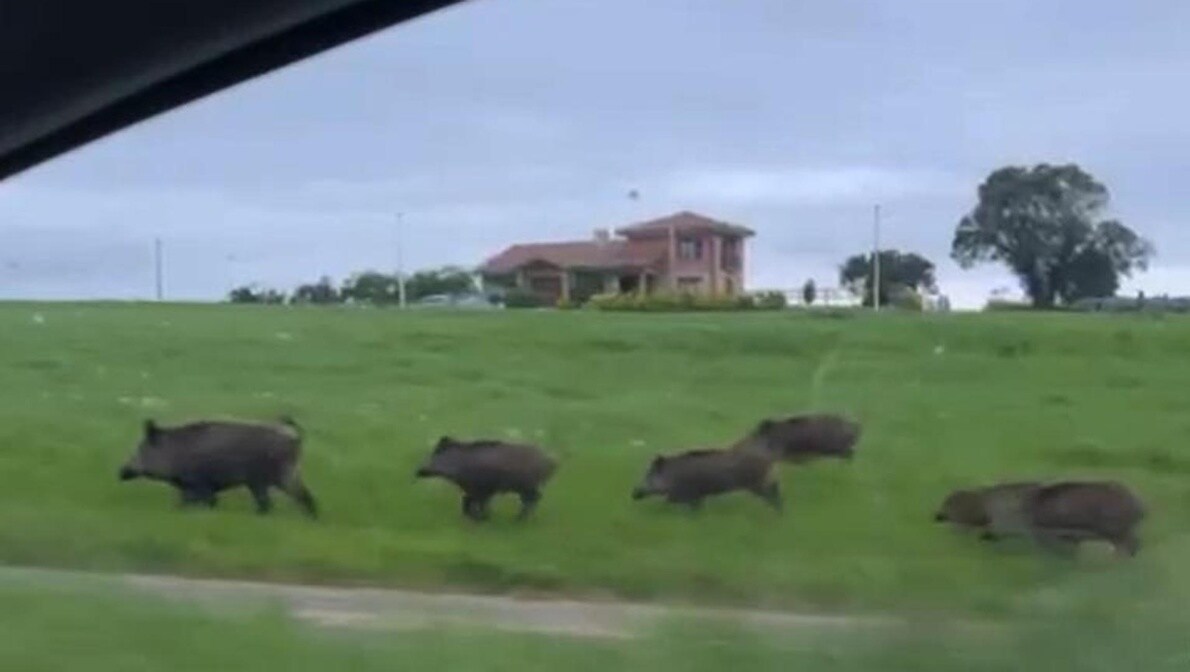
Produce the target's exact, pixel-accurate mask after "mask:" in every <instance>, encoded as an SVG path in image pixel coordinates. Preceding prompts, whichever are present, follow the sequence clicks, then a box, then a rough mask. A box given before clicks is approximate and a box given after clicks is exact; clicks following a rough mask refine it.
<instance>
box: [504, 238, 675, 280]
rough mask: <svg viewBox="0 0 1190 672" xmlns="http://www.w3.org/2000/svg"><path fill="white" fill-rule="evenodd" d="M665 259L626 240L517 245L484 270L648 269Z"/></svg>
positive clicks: (507, 271) (505, 271)
mask: <svg viewBox="0 0 1190 672" xmlns="http://www.w3.org/2000/svg"><path fill="white" fill-rule="evenodd" d="M660 261H661V257H660V256H658V255H657V254H656V253H655V252H650V251H648V250H641V249H638V248H637V247H635V246H633V245H631V244H630V243H628V241H624V240H608V241H602V242H600V241H594V240H583V241H575V242H566V243H531V244H528V245H513V246H512V247H509V248H508V249H506V250H504V251H503V252H501V253H500V254H497V255H496V256H494V257H492V258H491V259H488V260H487V261H486V262H484V264H483V266H481V267H480V270H482V271H484V272H487V273H509V272H511V271H514V270H516V269H518V268H520V267H522V266H525V265H526V264H530V263H533V262H545V263H547V264H551V265H554V266H558V267H560V268H609V269H610V268H625V269H628V268H634V269H635V268H647V267H650V266H654V265H656V264H658V263H659V262H660Z"/></svg>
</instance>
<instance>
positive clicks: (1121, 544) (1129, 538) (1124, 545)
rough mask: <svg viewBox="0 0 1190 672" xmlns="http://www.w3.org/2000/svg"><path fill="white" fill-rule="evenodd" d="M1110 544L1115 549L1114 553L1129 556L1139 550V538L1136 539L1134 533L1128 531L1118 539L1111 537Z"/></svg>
mask: <svg viewBox="0 0 1190 672" xmlns="http://www.w3.org/2000/svg"><path fill="white" fill-rule="evenodd" d="M1112 546H1114V547H1115V549H1116V555H1119V556H1127V557H1129V558H1131V557H1135V556H1136V554H1137V552H1139V551H1140V539H1137V538H1136V535H1135V534H1134V533H1132V532H1128V533H1126V534H1125V535H1124V536H1123V537H1121V538H1119V539H1113V540H1112Z"/></svg>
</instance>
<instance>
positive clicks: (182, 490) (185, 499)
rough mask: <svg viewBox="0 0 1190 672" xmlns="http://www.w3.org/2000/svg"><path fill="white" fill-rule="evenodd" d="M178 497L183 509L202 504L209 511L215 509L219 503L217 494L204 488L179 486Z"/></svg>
mask: <svg viewBox="0 0 1190 672" xmlns="http://www.w3.org/2000/svg"><path fill="white" fill-rule="evenodd" d="M178 495H179V501H178V505H179V506H181V507H187V506H193V505H195V504H202V505H203V506H205V507H207V508H208V509H213V508H215V505H216V504H218V502H219V500H218V499H217V498H216V497H215V493H213V492H211V491H210V490H206V489H204V488H195V487H185V486H178Z"/></svg>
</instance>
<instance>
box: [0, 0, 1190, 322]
mask: <svg viewBox="0 0 1190 672" xmlns="http://www.w3.org/2000/svg"><path fill="white" fill-rule="evenodd" d="M1187 26H1190V3H1187V2H1184V1H1182V0H1149V1H1147V2H1135V3H1125V2H1088V1H1087V0H1045V1H1044V2H1038V1H1036V0H995V1H991V0H988V1H984V0H979V1H976V0H970V1H962V0H898V1H897V2H890V1H887V0H862V1H861V0H829V1H828V0H818V1H815V2H809V1H802V0H647V1H644V0H472V1H471V2H467V3H464V4H462V5H460V6H458V7H455V8H453V9H449V10H446V11H443V12H440V13H437V14H434V15H431V16H428V17H425V18H423V19H421V20H418V21H415V22H411V23H407V24H404V25H401V26H398V27H396V28H394V29H392V30H389V31H387V32H385V33H382V34H380V35H377V36H374V37H371V38H369V39H366V40H363V41H360V42H356V43H355V44H351V45H348V46H346V47H343V48H340V49H338V50H336V51H334V52H331V53H329V54H326V55H323V56H321V57H318V58H315V59H312V60H309V61H306V62H304V63H300V64H298V65H295V66H292V67H290V68H288V69H285V70H283V71H281V72H278V73H274V74H273V75H270V76H267V77H264V78H261V79H257V80H255V81H252V82H249V83H247V84H244V85H241V86H239V87H236V88H234V89H231V90H229V91H225V92H223V93H221V94H219V95H216V96H214V97H211V98H208V99H206V100H203V101H200V102H198V103H196V104H193V105H190V106H188V107H186V108H183V109H181V110H179V111H176V112H173V113H171V114H168V115H166V116H164V117H161V118H158V119H156V120H153V121H151V122H148V123H146V124H143V125H140V126H138V127H136V128H133V129H131V130H128V131H125V132H123V133H120V134H117V135H115V136H112V137H110V138H108V139H106V140H104V141H102V142H100V143H97V144H95V145H92V146H90V147H87V148H85V149H83V150H80V151H78V152H76V153H74V154H71V155H68V156H65V157H62V158H60V159H58V160H56V161H53V162H51V163H50V164H47V165H45V166H43V167H41V168H38V169H36V170H33V171H31V172H29V173H26V174H24V175H21V176H19V177H18V178H14V179H12V180H9V181H6V182H3V183H0V296H3V297H22V298H94V297H106V298H135V297H148V296H150V295H151V294H152V291H153V282H152V280H153V268H152V246H153V244H152V240H153V238H154V237H155V236H160V237H162V238H163V239H164V241H165V247H166V252H167V271H168V273H167V278H166V282H167V291H168V294H169V296H170V297H171V298H179V299H212V298H218V297H220V296H222V295H224V294H225V293H226V291H227V290H228V289H229V288H231V287H232V286H233V285H235V284H241V283H246V282H261V283H264V284H267V285H273V286H281V287H288V286H291V285H294V284H296V283H298V282H300V281H303V280H307V279H314V278H316V277H317V276H319V275H322V274H328V275H331V276H334V277H336V278H341V277H343V276H345V275H346V274H347V273H349V272H350V271H352V270H358V269H364V268H381V269H391V268H393V267H394V266H395V263H396V261H395V259H396V256H397V252H396V249H397V240H398V236H397V233H396V227H395V226H394V220H395V213H396V212H398V211H401V212H404V213H405V215H404V218H405V226H404V227H403V228H404V234H403V236H401V238H403V240H404V245H403V247H404V257H405V261H406V264H407V266H409V267H422V266H432V265H439V264H447V263H453V264H465V265H472V264H476V263H478V262H480V261H481V260H482V259H483V258H485V257H487V256H489V255H491V254H493V253H495V252H498V251H499V250H500V249H501V248H502V247H503V246H505V245H506V244H508V243H512V242H518V241H529V240H554V239H573V238H584V237H586V236H588V235H590V232H591V230H592V229H594V228H596V227H603V226H616V225H619V224H623V223H626V222H628V221H632V220H638V219H644V218H647V217H652V216H659V215H664V214H668V213H670V212H673V211H676V210H682V209H689V210H695V211H698V212H701V213H704V214H707V215H710V216H713V217H717V218H723V219H727V220H730V221H733V222H737V223H741V224H745V225H747V226H750V227H752V228H754V229H755V230H756V231H757V233H758V235H757V237H756V238H755V239H753V241H752V242H751V244H750V248H749V253H750V268H749V276H750V277H749V279H750V284H751V286H752V287H754V288H769V287H782V288H784V287H797V286H800V285H801V283H802V282H803V281H804V280H805V279H806V278H810V277H813V278H815V279H816V280H817V281H818V282H819V284H820V285H828V286H829V285H835V284H836V283H837V277H836V276H837V270H836V269H837V266H838V264H839V262H840V261H841V260H842V259H843V258H844V257H846V256H847V255H849V254H851V253H854V252H857V251H861V250H862V249H863V248H866V247H867V246H868V245H869V244H870V242H869V238H870V229H871V219H872V215H871V210H872V205H873V204H874V203H876V202H879V203H881V204H883V207H884V211H885V213H886V217H885V232H884V239H885V242H886V244H887V245H888V246H890V247H897V248H901V249H906V250H913V251H917V252H920V253H923V254H925V255H926V256H928V257H930V258H931V259H933V260H934V261H935V262H936V263H938V265H939V275H940V281H941V285H942V289H943V291H944V292H946V293H948V294H950V295H951V296H952V297H953V298H954V299H955V301H956V302H957V303H959V304H962V305H980V304H982V302H983V300H984V298H985V297H986V295H987V293H988V291H989V290H991V289H993V288H995V287H998V286H1005V285H1007V286H1012V287H1015V286H1016V283H1015V281H1014V280H1013V279H1012V278H1011V277H1010V276H1007V275H1006V274H1004V273H1003V272H1002V271H1000V270H998V269H995V268H986V269H983V270H979V271H971V272H963V271H960V270H958V269H957V268H956V267H954V265H953V264H952V263H951V262H950V261H949V259H948V257H947V255H948V252H949V246H950V240H951V235H952V233H953V230H954V226H955V224H956V222H957V221H958V219H959V217H960V216H961V215H962V214H963V213H964V212H965V211H967V210H968V209H970V208H971V206H972V205H973V204H974V197H975V187H976V186H977V184H978V182H979V181H980V180H981V179H982V178H983V177H984V176H986V174H987V173H988V172H990V171H991V170H993V169H995V168H997V167H999V166H1001V165H1004V164H1008V163H1033V162H1037V161H1049V162H1066V161H1076V162H1078V163H1080V164H1081V165H1082V166H1083V167H1085V168H1086V169H1088V170H1089V171H1091V172H1092V173H1093V174H1094V175H1095V176H1097V177H1098V178H1100V179H1101V180H1102V181H1104V182H1105V183H1106V184H1107V185H1108V187H1109V188H1110V189H1111V191H1112V194H1113V198H1114V200H1113V205H1114V210H1115V213H1114V214H1116V215H1117V216H1119V217H1120V218H1122V219H1123V220H1124V222H1125V223H1126V224H1128V225H1130V226H1132V227H1133V228H1135V229H1137V230H1138V231H1139V232H1141V233H1142V234H1143V235H1146V236H1147V237H1149V238H1150V239H1152V240H1153V241H1154V242H1155V243H1156V245H1157V249H1158V258H1157V259H1156V262H1155V264H1154V267H1153V269H1152V270H1151V271H1150V272H1149V273H1148V274H1146V275H1143V276H1139V277H1138V278H1136V279H1135V280H1134V281H1133V282H1131V283H1129V285H1128V287H1129V289H1134V288H1136V287H1138V286H1139V287H1143V288H1145V289H1147V290H1148V291H1150V292H1170V293H1190V233H1188V232H1187V229H1186V226H1185V225H1186V224H1187V223H1190V197H1188V196H1187V193H1190V40H1187V39H1186V37H1185V34H1186V29H1187ZM630 189H637V190H639V191H640V194H641V198H640V199H639V200H638V201H630V200H629V199H627V198H626V193H627V192H628V190H630Z"/></svg>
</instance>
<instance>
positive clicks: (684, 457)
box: [632, 446, 782, 511]
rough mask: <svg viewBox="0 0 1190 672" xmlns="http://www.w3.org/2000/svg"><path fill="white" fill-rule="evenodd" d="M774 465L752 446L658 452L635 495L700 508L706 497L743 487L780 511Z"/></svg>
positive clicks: (768, 457)
mask: <svg viewBox="0 0 1190 672" xmlns="http://www.w3.org/2000/svg"><path fill="white" fill-rule="evenodd" d="M772 467H773V456H772V455H771V454H769V453H768V452H766V451H764V450H761V449H757V448H755V447H752V446H739V447H734V448H727V449H702V450H690V451H686V452H684V453H678V454H675V455H658V456H656V457H654V458H653V461H652V462H651V463H650V464H649V469H648V471H647V472H645V477H644V480H643V481H642V482H641V484H640V485H638V486H637V487H636V488H635V489H634V490H633V491H632V498H633V499H643V498H645V497H649V496H652V495H658V496H663V497H665V499H666V501H668V502H670V503H674V504H685V505H686V506H688V507H690V509H691V510H698V509H699V508H701V506H702V502H703V499H705V498H707V497H711V496H714V495H721V494H725V493H728V492H734V491H736V490H744V491H747V492H750V493H752V494H754V495H756V496H757V497H760V498H761V499H763V500H764V501H765V502H766V503H767V504H768V505H769V506H771V507H773V508H774V509H775V510H777V511H781V509H782V502H781V487H780V485H779V484H778V483H777V482H776V481H775V480H771V478H770V477H771V474H772Z"/></svg>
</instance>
